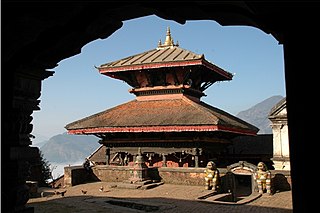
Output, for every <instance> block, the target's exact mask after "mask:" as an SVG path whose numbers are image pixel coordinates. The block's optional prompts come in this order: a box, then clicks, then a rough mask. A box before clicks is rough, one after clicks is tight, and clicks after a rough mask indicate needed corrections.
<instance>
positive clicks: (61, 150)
mask: <svg viewBox="0 0 320 213" xmlns="http://www.w3.org/2000/svg"><path fill="white" fill-rule="evenodd" d="M98 140H99V138H97V137H95V136H91V135H89V136H87V135H69V134H67V133H63V134H59V135H55V136H53V137H51V138H50V139H49V140H48V141H46V142H45V143H42V146H41V147H40V150H41V152H42V153H43V156H44V158H45V159H46V160H48V161H49V162H54V163H65V162H77V161H81V160H82V161H83V160H84V159H85V158H86V157H88V156H89V155H90V154H91V153H92V152H93V151H95V150H96V149H97V148H98V147H99V146H100V144H99V143H98Z"/></svg>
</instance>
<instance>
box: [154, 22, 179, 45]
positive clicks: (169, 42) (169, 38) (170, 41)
mask: <svg viewBox="0 0 320 213" xmlns="http://www.w3.org/2000/svg"><path fill="white" fill-rule="evenodd" d="M174 46H176V47H178V46H179V43H178V41H177V43H176V44H174V42H173V39H172V37H171V32H170V27H168V28H167V34H166V40H165V42H164V43H163V44H162V43H161V39H160V40H159V42H158V47H157V49H165V48H172V47H174Z"/></svg>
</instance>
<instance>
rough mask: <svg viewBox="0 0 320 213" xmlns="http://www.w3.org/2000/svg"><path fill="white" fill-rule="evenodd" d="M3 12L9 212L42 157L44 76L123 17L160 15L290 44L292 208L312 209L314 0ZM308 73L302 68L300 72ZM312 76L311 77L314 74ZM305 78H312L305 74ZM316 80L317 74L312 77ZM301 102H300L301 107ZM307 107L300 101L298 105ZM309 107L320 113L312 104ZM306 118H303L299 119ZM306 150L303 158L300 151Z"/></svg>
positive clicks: (31, 6)
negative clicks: (35, 137)
mask: <svg viewBox="0 0 320 213" xmlns="http://www.w3.org/2000/svg"><path fill="white" fill-rule="evenodd" d="M1 9H2V11H1V14H2V19H1V20H2V23H1V26H2V29H1V31H2V36H1V39H2V43H1V46H2V53H1V56H2V59H1V66H2V67H1V80H2V82H1V150H2V153H1V154H2V155H1V184H2V187H1V199H2V200H1V201H2V202H1V204H2V208H3V212H25V211H31V212H33V210H32V209H26V208H25V204H26V202H27V201H28V195H27V190H26V188H25V180H26V177H27V175H28V162H30V161H32V160H34V159H36V158H38V157H39V150H38V149H37V148H35V147H30V144H31V141H30V139H29V137H30V133H32V125H31V121H32V116H31V114H32V112H33V111H34V110H39V106H38V104H39V100H38V98H39V97H40V93H41V81H42V80H43V79H45V78H47V77H49V76H50V75H52V72H50V71H48V70H50V69H53V68H54V67H55V66H56V65H57V63H58V62H59V61H61V60H63V59H65V58H68V57H70V56H73V55H76V54H78V53H80V51H81V47H82V46H84V45H85V44H87V43H89V42H90V41H93V40H95V39H98V38H107V37H108V36H110V35H111V34H112V33H113V32H114V31H116V30H117V29H119V28H120V27H121V26H122V21H124V20H128V19H133V18H138V17H142V16H145V15H152V14H155V15H157V16H159V17H161V18H163V19H168V20H175V21H177V22H179V23H181V24H184V23H185V21H186V20H214V21H217V22H218V23H219V24H221V25H223V26H225V25H246V26H253V27H257V28H259V29H261V30H262V31H264V32H266V33H271V34H272V35H273V36H274V37H275V38H276V39H277V40H278V41H279V43H281V44H283V46H284V59H285V78H286V92H287V110H288V125H289V141H290V158H291V176H292V193H293V208H294V212H301V211H302V210H303V211H304V212H305V211H307V210H308V209H309V208H310V209H311V207H312V205H311V201H310V199H309V196H308V195H309V194H308V193H307V189H308V188H307V187H305V184H304V183H305V177H304V174H306V172H305V166H306V165H309V164H311V163H312V162H313V161H312V156H314V155H312V154H313V153H310V149H309V145H307V144H306V141H305V137H306V135H307V134H308V133H309V132H312V126H311V125H310V124H311V123H313V120H314V118H312V116H306V113H305V111H306V110H305V109H306V108H307V107H308V111H310V108H312V106H311V105H310V104H308V105H305V104H306V103H310V99H309V97H307V96H306V94H308V93H312V92H313V91H314V85H316V84H314V82H313V81H315V77H314V76H313V71H314V70H315V69H317V61H318V60H316V58H315V55H313V54H314V53H316V52H317V50H318V49H317V44H319V42H318V38H317V34H316V33H315V29H316V28H315V27H316V26H317V25H316V24H317V23H316V18H315V17H314V16H315V14H317V12H318V9H319V7H318V6H317V4H312V3H310V2H309V3H303V4H302V3H293V2H277V1H274V2H266V1H264V2H256V1H236V2H234V1H230V2H229V1H204V2H197V1H187V2H184V3H181V2H180V3H177V4H173V3H172V2H170V6H168V4H167V3H166V2H163V1H152V2H150V1H125V2H122V1H115V2H112V4H110V3H109V2H108V3H103V1H101V2H99V1H94V2H92V1H88V2H86V1H79V2H76V1H75V2H72V1H66V2H63V1H62V2H60V3H59V4H57V3H55V2H54V1H47V2H46V1H40V2H39V1H25V2H21V1H15V0H10V1H9V0H5V1H2V5H1ZM302 74H304V75H302ZM310 77H311V78H310ZM304 79H306V80H304ZM312 80H313V81H312ZM298 106H299V107H298ZM300 106H301V107H300ZM313 107H314V108H313V109H312V110H311V112H315V109H316V107H315V105H313ZM301 124H302V125H301ZM305 124H308V125H305ZM301 156H303V157H301Z"/></svg>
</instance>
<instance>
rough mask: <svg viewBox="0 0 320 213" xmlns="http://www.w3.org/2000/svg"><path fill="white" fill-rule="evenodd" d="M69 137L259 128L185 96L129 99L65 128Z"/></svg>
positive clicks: (246, 132) (253, 131)
mask: <svg viewBox="0 0 320 213" xmlns="http://www.w3.org/2000/svg"><path fill="white" fill-rule="evenodd" d="M65 128H66V129H67V130H68V133H70V134H99V133H119V132H184V131H221V132H232V133H237V134H240V135H256V133H257V132H258V131H259V129H258V128H257V127H255V126H253V125H251V124H249V123H247V122H245V121H243V120H241V119H239V118H237V117H235V116H233V115H231V114H229V113H227V112H225V111H223V110H220V109H218V108H216V107H213V106H210V105H208V104H206V103H204V102H195V101H192V100H190V99H188V98H187V97H184V96H183V97H181V98H177V99H165V100H145V101H138V100H132V101H129V102H127V103H124V104H121V105H118V106H116V107H113V108H110V109H107V110H105V111H102V112H99V113H97V114H94V115H91V116H88V117H85V118H83V119H80V120H78V121H75V122H72V123H70V124H68V125H66V126H65Z"/></svg>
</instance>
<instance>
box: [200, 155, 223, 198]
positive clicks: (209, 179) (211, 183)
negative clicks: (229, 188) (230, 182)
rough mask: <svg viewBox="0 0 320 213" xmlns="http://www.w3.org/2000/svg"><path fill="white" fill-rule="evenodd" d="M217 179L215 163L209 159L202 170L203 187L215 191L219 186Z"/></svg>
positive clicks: (218, 177)
mask: <svg viewBox="0 0 320 213" xmlns="http://www.w3.org/2000/svg"><path fill="white" fill-rule="evenodd" d="M219 179H220V174H219V170H218V169H217V167H216V164H215V163H214V162H213V161H209V162H208V163H207V167H206V169H205V170H204V180H205V185H206V186H205V189H207V190H210V189H212V190H213V191H215V192H216V191H217V189H218V188H219Z"/></svg>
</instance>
